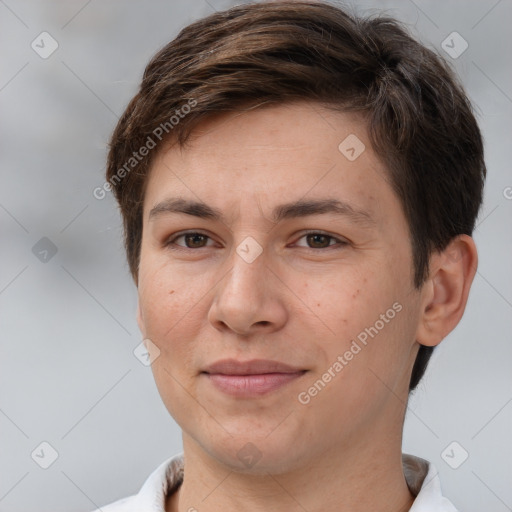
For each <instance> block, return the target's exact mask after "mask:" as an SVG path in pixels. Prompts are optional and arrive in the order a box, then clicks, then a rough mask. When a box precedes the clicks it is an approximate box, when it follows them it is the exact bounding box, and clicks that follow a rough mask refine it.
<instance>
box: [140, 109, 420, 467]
mask: <svg viewBox="0 0 512 512" xmlns="http://www.w3.org/2000/svg"><path fill="white" fill-rule="evenodd" d="M347 137H349V139H347ZM355 137H357V138H355ZM344 141H345V142H344ZM340 143H341V146H340ZM363 144H364V146H363ZM178 200H179V201H178ZM192 203H201V204H199V205H197V204H195V205H194V204H192ZM143 215H144V219H143V237H142V248H141V258H140V270H139V276H138V277H139V280H138V291H139V325H140V328H141V331H142V334H143V336H144V338H146V339H149V340H150V342H151V343H150V344H149V346H150V353H151V350H153V353H154V354H155V355H158V357H156V359H155V360H154V362H153V363H152V369H153V373H154V377H155V380H156V384H157V386H158V389H159V392H160V394H161V396H162V399H163V401H164V403H165V405H166V407H167V409H168V410H169V412H170V413H171V415H172V416H173V417H174V419H175V420H176V422H177V423H178V424H179V425H180V427H181V428H182V430H183V433H184V440H186V442H187V443H189V445H190V446H192V445H193V446H195V448H196V449H198V450H200V451H201V452H202V453H204V454H207V455H208V456H211V457H214V458H215V459H216V460H218V461H221V462H222V463H224V464H226V465H227V466H230V467H233V468H237V469H238V470H246V471H255V472H256V471H286V470H291V469H293V468H294V467H299V466H300V465H304V462H305V461H307V460H309V461H311V462H312V461H314V460H315V459H317V460H319V459H321V458H322V457H323V456H325V454H326V453H329V454H332V453H333V452H336V451H340V453H341V452H342V451H343V450H345V449H346V448H347V447H348V446H352V447H353V446H357V445H358V444H359V445H361V446H363V445H368V440H370V439H371V440H372V443H374V444H375V443H378V441H379V439H383V440H385V439H386V437H387V436H389V435H392V434H393V433H395V434H396V433H397V432H399V431H400V430H401V424H402V420H403V407H404V401H405V400H406V397H407V387H408V379H409V375H410V371H411V367H412V364H413V362H414V357H415V354H416V350H417V344H416V343H415V336H416V331H417V326H418V318H419V311H420V292H419V291H418V290H415V289H414V287H413V285H412V275H413V267H412V253H411V244H410V240H409V231H408V226H407V222H406V219H405V217H404V214H403V212H402V209H401V206H400V203H399V200H398V198H397V197H396V195H395V194H394V192H393V191H392V188H391V186H390V184H389V182H388V179H387V172H386V169H385V168H384V166H383V165H382V164H381V163H380V162H379V160H378V159H377V157H376V156H375V154H374V152H373V151H372V149H371V147H370V142H369V140H368V138H367V135H366V130H365V125H364V123H363V121H362V120H360V119H359V118H357V117H355V116H352V115H349V114H342V113H335V112H333V111H330V110H327V109H325V108H322V107H321V106H320V105H317V104H311V103H295V104H288V105H281V106H277V107H276V106H273V107H268V108H264V109H259V110H255V111H253V112H248V113H242V114H241V113H237V114H233V113H230V114H225V115H221V116H217V117H215V118H211V119H209V120H208V121H204V122H203V123H202V124H201V125H200V127H199V128H198V129H197V130H196V131H195V132H194V137H193V140H192V141H191V144H190V146H188V147H187V148H185V149H183V150H180V149H179V148H178V147H177V146H175V147H173V148H171V149H166V150H162V151H161V152H160V154H159V155H158V156H157V157H156V158H155V161H154V164H153V167H152V169H151V172H150V175H149V178H148V183H147V189H146V192H145V197H144V213H143ZM251 461H252V462H251Z"/></svg>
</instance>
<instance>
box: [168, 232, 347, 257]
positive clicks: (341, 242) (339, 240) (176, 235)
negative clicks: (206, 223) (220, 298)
mask: <svg viewBox="0 0 512 512" xmlns="http://www.w3.org/2000/svg"><path fill="white" fill-rule="evenodd" d="M186 235H202V236H205V237H206V238H208V239H209V240H210V241H212V242H215V240H214V239H213V238H212V237H211V236H210V235H209V234H208V233H207V232H205V231H202V230H190V229H189V230H184V231H178V232H177V233H174V234H173V235H171V237H169V238H167V239H166V240H165V241H164V244H163V245H164V246H165V247H171V248H172V249H176V250H185V251H197V250H199V249H206V248H208V247H211V245H210V246H204V247H198V248H192V247H186V246H184V245H178V244H176V243H175V242H176V240H177V239H178V238H181V237H183V236H186ZM308 235H323V236H326V237H328V238H330V239H332V240H335V241H336V242H337V243H335V244H330V245H328V246H327V247H322V248H314V247H306V246H298V247H301V248H302V249H306V250H309V251H313V252H321V251H325V250H327V249H335V248H339V247H340V246H341V247H343V246H345V245H348V244H349V243H350V242H349V241H348V240H346V239H344V238H343V237H339V236H335V235H333V234H331V233H328V232H326V231H323V230H318V229H309V230H305V231H302V232H301V234H300V236H299V237H298V238H297V239H296V241H295V242H294V243H295V244H296V243H297V241H299V240H300V239H302V238H304V237H306V236H308ZM207 243H208V242H207Z"/></svg>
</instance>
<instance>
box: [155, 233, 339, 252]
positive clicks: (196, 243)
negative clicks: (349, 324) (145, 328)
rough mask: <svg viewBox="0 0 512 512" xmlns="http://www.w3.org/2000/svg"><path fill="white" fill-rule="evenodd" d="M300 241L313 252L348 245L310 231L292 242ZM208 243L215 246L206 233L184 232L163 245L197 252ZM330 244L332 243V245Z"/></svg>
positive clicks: (323, 234)
mask: <svg viewBox="0 0 512 512" xmlns="http://www.w3.org/2000/svg"><path fill="white" fill-rule="evenodd" d="M180 239H183V241H184V244H185V245H181V244H178V243H177V241H178V240H180ZM302 239H305V240H306V242H305V243H306V245H305V246H304V245H298V247H301V248H303V249H306V250H311V251H315V252H318V251H321V250H326V249H332V248H342V247H344V246H346V245H348V242H347V241H346V240H343V239H342V238H339V237H336V236H334V235H331V234H330V233H325V232H323V231H314V230H310V231H306V232H303V233H302V234H301V236H300V237H299V238H298V239H297V241H296V242H294V245H297V242H299V241H300V240H302ZM209 241H211V242H213V243H214V244H215V242H214V240H213V239H212V238H211V237H210V236H209V235H207V234H206V233H203V232H201V231H184V232H181V233H178V234H176V235H173V236H172V237H171V238H169V239H167V241H166V242H165V244H164V245H165V247H168V248H169V249H171V250H183V251H198V250H199V249H205V248H208V247H212V245H203V244H207V243H208V242H209ZM332 242H334V244H333V243H332ZM309 243H312V244H313V247H311V246H309V245H307V244H309ZM315 245H316V247H315Z"/></svg>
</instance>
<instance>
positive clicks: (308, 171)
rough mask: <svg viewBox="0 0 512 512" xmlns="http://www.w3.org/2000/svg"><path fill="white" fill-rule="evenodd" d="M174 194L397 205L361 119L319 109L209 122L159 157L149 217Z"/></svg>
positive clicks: (221, 200)
mask: <svg viewBox="0 0 512 512" xmlns="http://www.w3.org/2000/svg"><path fill="white" fill-rule="evenodd" d="M171 194H172V196H179V197H184V198H187V199H194V200H196V201H202V202H207V203H209V204H211V205H212V206H217V207H219V208H224V207H225V206H226V205H227V206H228V208H229V207H231V208H238V210H240V207H241V206H245V207H246V208H249V206H250V204H253V203H256V202H257V203H258V204H259V207H260V209H263V210H264V209H265V208H267V207H268V208H272V207H274V206H275V205H276V204H278V203H279V204H280V203H283V202H286V201H292V200H295V201H296V200H298V199H300V198H305V199H314V198H315V197H316V198H322V199H323V198H325V197H326V195H327V196H328V197H330V198H337V199H341V200H345V201H347V202H351V203H353V204H354V205H355V206H359V207H360V209H364V210H368V211H369V213H371V212H374V213H375V214H377V216H378V214H379V210H380V209H382V208H387V209H389V207H390V206H391V207H396V206H399V205H398V200H397V198H396V197H395V194H394V193H393V191H392V188H391V186H390V185H389V183H388V173H387V171H386V169H385V166H384V165H383V164H382V163H381V162H380V161H379V159H378V158H377V157H376V155H375V154H374V152H373V151H372V149H371V145H370V142H369V140H368V136H367V133H366V125H365V123H364V121H363V120H362V118H360V117H359V116H357V115H355V114H349V113H341V112H334V111H333V110H330V109H328V108H326V107H323V106H321V105H320V104H317V103H292V104H284V105H279V106H267V107H265V108H259V109H255V110H252V111H248V112H235V113H227V114H221V115H215V116H212V117H210V118H208V119H206V120H204V121H203V122H201V123H200V124H199V125H198V127H197V128H196V129H195V130H194V132H193V133H192V136H191V138H190V141H189V143H188V144H187V145H186V146H185V147H183V148H179V147H178V146H177V145H174V146H173V147H172V148H171V149H167V150H165V149H163V150H161V151H160V152H159V154H157V156H156V158H155V160H154V162H153V165H152V169H151V171H150V174H149V176H148V183H147V188H146V196H145V201H144V206H145V211H144V215H145V218H147V216H148V214H149V211H150V209H151V208H152V207H154V205H155V204H156V203H158V202H161V201H163V200H165V199H166V197H167V196H169V195H171ZM349 200H350V201H349ZM386 203H391V204H386ZM393 203H395V204H394V205H393Z"/></svg>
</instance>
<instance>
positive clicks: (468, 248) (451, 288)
mask: <svg viewBox="0 0 512 512" xmlns="http://www.w3.org/2000/svg"><path fill="white" fill-rule="evenodd" d="M477 265H478V254H477V250H476V246H475V242H474V241H473V239H472V238H471V237H470V236H468V235H459V236H457V237H456V238H454V239H453V240H452V241H451V242H450V243H449V244H448V246H447V247H446V248H445V249H444V250H443V251H441V252H436V253H434V254H433V255H432V256H431V258H430V272H429V277H428V279H427V281H426V282H425V283H424V285H423V287H422V292H421V293H422V299H421V301H422V306H421V310H420V321H419V324H418V330H417V332H416V340H417V341H418V343H419V344H420V345H426V346H429V347H433V346H436V345H438V344H439V343H441V341H442V340H443V338H444V337H445V336H446V335H447V334H448V333H450V332H451V331H452V330H453V329H454V328H455V326H456V325H457V324H458V323H459V321H460V319H461V318H462V314H463V313H464V310H465V308H466V303H467V300H468V295H469V289H470V287H471V283H472V282H473V278H474V277H475V274H476V269H477Z"/></svg>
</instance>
